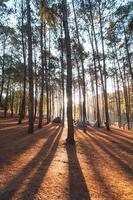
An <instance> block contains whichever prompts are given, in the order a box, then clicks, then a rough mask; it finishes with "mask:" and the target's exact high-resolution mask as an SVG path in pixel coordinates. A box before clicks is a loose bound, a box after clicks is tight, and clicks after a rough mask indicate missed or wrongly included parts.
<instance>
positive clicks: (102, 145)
mask: <svg viewBox="0 0 133 200" xmlns="http://www.w3.org/2000/svg"><path fill="white" fill-rule="evenodd" d="M85 134H86V135H87V136H88V137H89V138H91V139H92V140H93V141H94V142H95V144H97V146H99V147H100V148H101V149H102V150H103V151H104V152H105V153H106V154H107V155H108V156H109V157H110V158H111V159H112V160H114V161H115V162H116V163H117V165H118V166H119V168H120V169H121V170H122V171H123V172H124V173H126V174H127V176H128V177H129V178H130V177H131V176H132V175H133V170H132V168H131V167H130V166H129V165H128V164H126V163H125V162H124V161H123V160H121V159H120V158H119V157H118V152H113V151H114V150H113V149H110V147H109V146H108V144H106V143H105V142H102V143H101V142H100V141H98V139H97V138H96V137H95V136H94V135H93V136H92V134H91V133H85Z"/></svg>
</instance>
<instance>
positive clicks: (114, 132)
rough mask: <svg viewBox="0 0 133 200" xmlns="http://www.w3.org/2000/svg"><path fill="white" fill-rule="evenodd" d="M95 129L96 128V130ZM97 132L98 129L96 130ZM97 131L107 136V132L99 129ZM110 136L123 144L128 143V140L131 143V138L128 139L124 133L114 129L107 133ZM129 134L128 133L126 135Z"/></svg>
mask: <svg viewBox="0 0 133 200" xmlns="http://www.w3.org/2000/svg"><path fill="white" fill-rule="evenodd" d="M96 129H97V128H96ZM97 130H98V129H97ZM99 130H100V131H101V132H102V133H103V134H106V135H107V131H106V130H105V129H104V128H99ZM108 133H109V135H110V136H113V137H116V138H118V139H121V140H123V141H125V142H129V140H130V141H131V137H129V136H128V135H125V133H124V132H122V131H119V130H116V129H112V130H111V131H109V132H108ZM128 134H129V133H128Z"/></svg>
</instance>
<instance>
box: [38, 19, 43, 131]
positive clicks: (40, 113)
mask: <svg viewBox="0 0 133 200" xmlns="http://www.w3.org/2000/svg"><path fill="white" fill-rule="evenodd" d="M40 34H41V63H42V68H41V94H40V104H39V122H38V128H42V118H43V95H44V55H43V23H42V22H41V33H40Z"/></svg>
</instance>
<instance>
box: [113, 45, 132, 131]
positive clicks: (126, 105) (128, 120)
mask: <svg viewBox="0 0 133 200" xmlns="http://www.w3.org/2000/svg"><path fill="white" fill-rule="evenodd" d="M115 52H116V60H117V64H118V68H119V73H120V77H121V80H122V84H123V92H124V100H125V109H126V118H127V124H128V129H130V116H129V115H130V112H129V104H128V93H127V86H126V85H125V80H124V78H123V75H122V72H121V68H120V63H119V59H118V55H117V49H116V45H115Z"/></svg>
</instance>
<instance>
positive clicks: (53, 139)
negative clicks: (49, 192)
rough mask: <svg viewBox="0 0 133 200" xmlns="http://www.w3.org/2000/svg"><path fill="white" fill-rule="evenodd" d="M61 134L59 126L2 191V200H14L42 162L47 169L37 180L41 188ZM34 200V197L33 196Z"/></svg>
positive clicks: (0, 193) (0, 194)
mask: <svg viewBox="0 0 133 200" xmlns="http://www.w3.org/2000/svg"><path fill="white" fill-rule="evenodd" d="M61 133H62V127H60V126H59V127H58V129H57V130H56V131H54V132H53V133H52V134H51V135H50V136H49V138H48V140H47V141H46V142H45V143H44V145H43V147H42V148H41V149H40V151H39V152H38V153H37V155H36V156H35V157H34V158H33V159H32V160H31V161H30V162H29V163H28V164H27V165H26V166H25V167H24V168H23V169H22V170H21V171H20V172H19V173H18V174H17V175H16V176H15V177H14V178H12V179H11V180H10V181H9V182H8V183H7V185H6V186H5V187H4V188H3V189H2V190H1V191H0V199H1V200H8V199H12V197H13V196H14V195H15V193H16V192H17V190H18V189H19V188H20V187H21V185H22V184H23V182H24V180H25V179H26V178H27V176H28V175H29V174H30V173H31V172H32V170H33V169H34V168H36V167H37V168H38V165H40V164H39V163H40V162H42V164H41V168H42V167H43V166H44V168H45V169H43V170H42V171H41V172H43V173H40V175H39V176H38V177H39V178H37V179H38V183H37V184H38V187H39V186H40V184H41V181H42V179H43V176H44V174H45V173H46V171H47V169H48V167H49V165H50V163H51V161H52V159H53V156H54V154H55V151H56V148H57V146H58V142H59V139H60V137H61ZM49 156H50V159H49V160H48V158H49ZM39 168H40V167H39ZM38 170H39V169H38ZM33 181H36V178H34V180H33ZM26 191H27V190H26ZM26 191H25V193H26ZM36 191H37V186H36ZM36 191H35V193H36ZM23 199H24V198H23ZM33 199H34V195H33Z"/></svg>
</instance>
